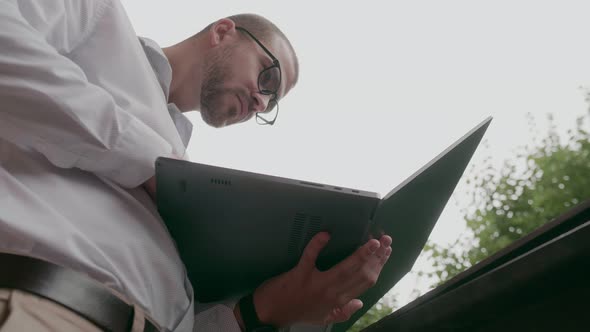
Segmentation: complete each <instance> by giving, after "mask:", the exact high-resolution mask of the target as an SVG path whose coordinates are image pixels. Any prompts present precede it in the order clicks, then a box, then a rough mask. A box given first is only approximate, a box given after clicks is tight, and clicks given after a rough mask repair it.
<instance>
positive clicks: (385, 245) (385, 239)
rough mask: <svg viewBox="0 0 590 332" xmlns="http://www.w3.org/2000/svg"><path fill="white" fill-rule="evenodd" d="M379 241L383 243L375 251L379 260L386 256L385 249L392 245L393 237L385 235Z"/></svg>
mask: <svg viewBox="0 0 590 332" xmlns="http://www.w3.org/2000/svg"><path fill="white" fill-rule="evenodd" d="M379 242H380V243H381V246H380V247H379V249H378V250H377V251H376V252H375V256H376V257H377V258H378V260H377V261H380V260H381V258H382V257H383V256H385V251H386V250H387V248H389V247H390V246H391V237H389V236H387V235H384V236H382V237H381V238H380V239H379Z"/></svg>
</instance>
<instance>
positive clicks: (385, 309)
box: [348, 301, 396, 332]
mask: <svg viewBox="0 0 590 332" xmlns="http://www.w3.org/2000/svg"><path fill="white" fill-rule="evenodd" d="M395 306H396V304H395V301H394V302H393V303H391V304H387V303H385V302H384V301H379V302H377V303H376V304H375V305H374V306H373V307H372V308H371V309H369V310H368V311H367V312H366V313H365V314H364V315H363V316H362V317H361V318H359V319H358V320H357V321H356V322H355V323H354V324H353V325H352V326H351V327H350V328H349V329H348V332H359V331H362V330H363V329H365V328H367V327H368V326H369V325H371V324H373V323H375V322H377V321H378V320H380V319H381V318H383V317H385V316H387V315H389V314H390V313H392V312H393V310H394V307H395Z"/></svg>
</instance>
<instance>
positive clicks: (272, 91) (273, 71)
mask: <svg viewBox="0 0 590 332" xmlns="http://www.w3.org/2000/svg"><path fill="white" fill-rule="evenodd" d="M236 30H239V31H242V32H244V33H245V34H247V35H248V36H250V38H252V39H253V40H254V41H255V42H256V44H258V46H260V47H261V48H262V49H263V50H264V52H265V53H266V54H267V55H268V56H269V57H270V58H271V59H272V65H271V66H270V67H267V68H264V69H263V70H262V71H261V72H260V74H258V91H259V92H260V93H261V94H263V95H268V96H271V97H270V100H269V101H268V104H267V105H266V109H265V110H264V111H262V112H257V113H256V123H258V124H259V125H271V126H272V125H273V124H274V123H275V121H277V116H278V114H279V101H278V99H277V93H278V91H279V88H280V86H281V65H280V63H279V60H278V59H277V58H276V57H275V56H274V55H272V53H270V51H269V50H268V49H267V48H266V47H264V45H262V43H261V42H260V41H259V40H258V39H256V37H254V35H252V34H251V33H250V32H249V31H248V30H246V29H244V28H242V27H236Z"/></svg>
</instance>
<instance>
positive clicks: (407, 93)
mask: <svg viewBox="0 0 590 332" xmlns="http://www.w3.org/2000/svg"><path fill="white" fill-rule="evenodd" d="M123 3H124V5H125V7H126V8H127V10H128V14H129V16H130V19H131V21H132V23H133V25H134V27H135V29H136V31H137V33H138V34H139V35H142V36H146V37H149V38H152V39H154V40H155V41H156V42H158V43H159V44H160V45H161V46H169V45H171V44H174V43H176V42H179V41H181V40H183V39H184V38H186V37H188V36H190V35H192V34H194V33H195V32H197V31H199V30H201V29H202V28H203V27H205V26H206V25H207V24H209V23H211V22H213V21H214V20H216V19H219V18H221V17H225V16H229V15H232V14H236V13H244V12H252V13H258V14H261V15H263V16H266V17H267V18H269V19H271V20H272V21H274V22H275V23H276V24H277V25H278V26H279V27H280V28H281V29H282V30H283V31H284V32H285V34H286V35H287V36H288V37H289V39H290V40H291V42H292V44H293V46H294V47H295V49H296V51H297V53H298V57H299V61H300V65H301V74H300V80H299V84H298V86H297V87H296V88H295V89H294V90H293V91H292V92H291V94H290V95H288V96H287V97H286V98H284V99H283V100H282V101H281V103H280V106H281V107H280V114H279V117H278V120H277V123H276V125H275V126H273V127H259V126H257V125H256V124H255V123H254V122H252V123H246V124H242V125H238V126H234V127H230V128H226V129H212V128H208V127H206V126H205V125H204V124H203V123H202V121H201V120H200V116H199V114H198V113H196V114H193V115H191V119H192V120H194V121H193V122H194V124H195V129H194V132H193V138H192V142H191V144H190V146H189V154H190V156H191V158H192V160H193V161H197V162H203V163H208V164H214V165H221V166H225V167H230V168H237V169H243V170H248V171H254V172H260V173H266V174H272V175H278V176H284V177H292V178H297V179H303V180H310V181H316V182H321V183H326V184H332V185H340V186H346V187H355V188H359V189H363V190H371V191H375V192H378V193H379V194H381V195H382V196H384V195H386V194H387V192H389V190H391V189H393V188H394V187H395V186H396V185H397V184H399V183H400V182H402V181H403V180H404V179H405V178H406V177H408V176H409V175H411V174H412V173H413V172H414V171H416V170H417V169H418V168H420V167H421V166H422V165H423V164H425V163H426V162H428V161H429V160H430V159H431V158H433V157H435V156H436V155H437V154H438V153H439V152H441V151H442V150H444V149H445V148H446V147H447V146H448V145H450V144H451V143H452V142H453V141H454V140H456V139H457V138H459V137H461V136H462V135H463V134H464V133H465V132H467V131H468V130H469V129H470V128H472V127H473V126H475V125H476V124H478V123H479V122H481V121H482V120H483V119H484V118H486V117H487V116H490V115H491V116H493V117H494V120H493V122H492V124H491V126H490V128H489V129H488V132H487V134H486V136H485V139H486V140H487V142H488V144H489V149H483V148H482V147H480V149H479V150H478V151H477V152H476V155H475V156H474V159H473V160H472V162H473V164H474V165H476V167H477V165H480V164H482V162H481V161H482V159H483V158H484V157H486V156H488V155H493V158H494V160H496V161H497V163H500V162H501V161H502V160H504V159H506V158H510V157H513V156H514V150H515V149H516V148H517V147H518V146H522V145H524V144H527V143H529V142H530V141H531V133H530V131H529V127H528V125H527V122H526V118H525V114H526V113H527V112H530V113H532V114H533V115H534V116H535V117H536V118H537V119H538V121H537V123H538V125H539V128H540V130H541V131H543V130H545V128H546V121H545V118H546V116H545V114H547V113H553V114H554V115H555V120H556V123H557V125H558V127H559V128H561V130H565V129H566V128H571V127H573V126H574V123H575V121H574V120H575V118H576V117H577V116H580V115H582V114H584V112H586V109H587V104H586V103H585V102H584V98H583V94H582V93H581V91H580V90H579V87H580V86H590V43H589V42H588V40H589V32H590V18H589V16H588V13H590V2H588V1H567V0H559V1H557V0H556V1H542V0H537V1H515V0H512V1H500V0H495V1H473V0H469V1H468V0H465V1H452V0H450V1H440V0H438V1H415V0H414V1H348V2H345V1H289V2H287V1H278V0H274V1H262V0H261V1H256V0H252V1H237V0H232V1H229V0H218V1H195V0H192V1H191V0H184V1H180V0H176V1H174V0H168V1H145V0H143V1H140V0H123ZM463 185H464V183H460V185H459V186H458V188H457V192H461V191H462V190H464V189H462V188H463ZM462 203H465V202H461V201H459V202H457V204H458V205H459V206H460V205H461V204H462ZM464 229H465V224H464V222H463V220H462V217H461V215H460V213H459V207H457V206H456V205H455V204H454V203H453V204H449V205H448V206H447V208H446V209H445V211H444V212H443V215H442V216H441V218H440V220H439V222H438V224H437V226H436V227H435V229H434V231H433V234H432V236H431V239H433V240H434V241H436V242H438V243H448V242H450V241H452V240H453V239H455V238H456V237H457V236H458V234H460V233H461V232H462V231H463V230H464ZM393 236H394V237H395V234H393ZM424 264H426V263H425V262H420V263H419V264H417V265H420V266H416V267H415V268H420V267H423V266H424ZM415 282H416V281H415V280H412V279H411V278H406V280H404V281H403V282H401V283H400V284H398V286H396V288H398V289H399V292H401V293H403V292H404V291H407V290H408V289H410V288H411V287H413V286H414V284H415ZM402 297H404V298H407V297H408V296H402ZM402 302H403V300H402Z"/></svg>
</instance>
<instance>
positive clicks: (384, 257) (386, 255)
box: [381, 247, 392, 265]
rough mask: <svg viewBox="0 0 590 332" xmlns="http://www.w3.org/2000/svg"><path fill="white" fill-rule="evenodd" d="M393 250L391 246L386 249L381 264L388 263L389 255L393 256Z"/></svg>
mask: <svg viewBox="0 0 590 332" xmlns="http://www.w3.org/2000/svg"><path fill="white" fill-rule="evenodd" d="M391 250H392V249H391V247H389V248H387V249H386V250H385V256H383V257H381V265H385V263H387V261H388V260H389V256H391Z"/></svg>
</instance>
